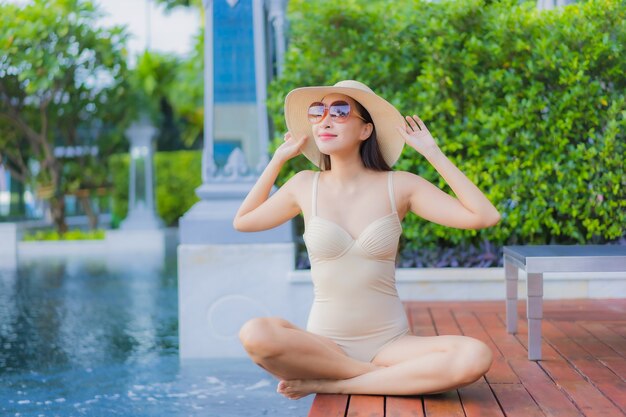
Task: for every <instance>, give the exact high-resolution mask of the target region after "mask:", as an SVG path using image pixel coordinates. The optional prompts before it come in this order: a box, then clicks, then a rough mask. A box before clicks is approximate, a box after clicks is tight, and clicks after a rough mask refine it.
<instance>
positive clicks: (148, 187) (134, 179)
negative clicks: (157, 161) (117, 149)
mask: <svg viewBox="0 0 626 417" xmlns="http://www.w3.org/2000/svg"><path fill="white" fill-rule="evenodd" d="M156 133H157V130H156V128H155V127H154V126H152V124H150V122H149V120H148V119H147V118H146V117H144V118H142V119H141V121H138V122H135V123H133V124H132V125H131V126H130V127H129V128H128V129H127V130H126V135H127V136H128V138H129V139H130V184H129V196H128V197H129V198H128V215H127V216H126V219H125V220H124V221H123V222H122V224H121V229H122V230H137V229H142V230H145V229H159V228H161V227H162V222H161V221H160V220H159V218H158V217H157V215H156V209H155V204H154V185H153V184H154V180H153V177H154V165H153V159H154V144H153V141H152V140H153V138H154V135H155V134H156Z"/></svg>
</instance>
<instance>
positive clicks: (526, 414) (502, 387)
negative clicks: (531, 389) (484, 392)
mask: <svg viewBox="0 0 626 417" xmlns="http://www.w3.org/2000/svg"><path fill="white" fill-rule="evenodd" d="M491 389H492V390H493V392H494V393H495V394H496V397H497V398H498V402H499V403H500V406H501V407H502V409H503V410H504V413H505V415H506V416H507V417H543V416H544V415H545V414H544V413H543V412H542V411H541V409H540V408H539V406H538V405H537V403H536V402H535V401H534V400H533V398H532V397H531V395H530V394H529V393H528V391H526V388H524V386H523V385H522V384H491Z"/></svg>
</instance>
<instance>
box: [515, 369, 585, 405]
mask: <svg viewBox="0 0 626 417" xmlns="http://www.w3.org/2000/svg"><path fill="white" fill-rule="evenodd" d="M509 363H510V364H511V367H512V368H513V371H515V373H516V374H517V376H519V378H520V380H521V381H522V384H523V385H524V388H526V391H528V393H529V394H530V395H531V396H532V397H533V399H534V400H535V402H536V403H537V404H538V405H539V407H540V408H541V409H542V410H543V411H544V412H545V413H546V414H548V415H555V416H559V417H574V416H576V417H578V416H580V412H579V411H578V410H577V409H576V407H575V406H574V404H573V403H572V402H571V401H570V400H569V398H567V397H566V396H565V394H564V393H563V392H562V391H561V390H559V389H558V388H557V386H556V385H555V384H554V382H553V381H552V380H551V379H550V378H548V376H547V375H546V374H545V372H544V371H543V370H542V369H541V368H540V367H539V365H538V364H537V363H536V362H533V361H529V360H528V359H526V358H524V359H511V360H510V361H509Z"/></svg>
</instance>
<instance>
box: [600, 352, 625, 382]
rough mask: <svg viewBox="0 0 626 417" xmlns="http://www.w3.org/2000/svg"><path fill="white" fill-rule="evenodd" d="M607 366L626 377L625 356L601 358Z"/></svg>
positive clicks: (619, 375) (616, 373) (621, 376)
mask: <svg viewBox="0 0 626 417" xmlns="http://www.w3.org/2000/svg"><path fill="white" fill-rule="evenodd" d="M599 361H600V362H602V363H603V364H604V365H605V366H606V367H607V368H609V369H610V370H611V371H613V372H614V373H615V375H617V376H618V377H620V378H621V379H626V361H625V360H624V358H621V357H620V358H600V359H599Z"/></svg>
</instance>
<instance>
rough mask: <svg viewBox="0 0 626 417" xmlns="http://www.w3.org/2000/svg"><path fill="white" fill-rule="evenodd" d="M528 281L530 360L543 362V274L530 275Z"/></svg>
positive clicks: (527, 310) (527, 311)
mask: <svg viewBox="0 0 626 417" xmlns="http://www.w3.org/2000/svg"><path fill="white" fill-rule="evenodd" d="M527 279H528V281H527V288H528V300H527V304H526V316H527V318H528V359H529V360H532V361H538V360H541V320H542V319H543V274H542V273H529V274H528V278H527Z"/></svg>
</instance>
